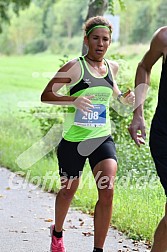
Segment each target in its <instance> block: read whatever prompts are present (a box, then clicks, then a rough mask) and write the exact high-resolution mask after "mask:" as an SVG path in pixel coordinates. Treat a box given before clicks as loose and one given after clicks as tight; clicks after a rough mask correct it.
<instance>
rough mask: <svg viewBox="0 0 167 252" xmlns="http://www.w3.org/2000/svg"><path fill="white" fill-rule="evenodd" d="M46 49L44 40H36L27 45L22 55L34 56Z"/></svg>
mask: <svg viewBox="0 0 167 252" xmlns="http://www.w3.org/2000/svg"><path fill="white" fill-rule="evenodd" d="M46 49H47V43H46V40H45V39H36V40H33V41H31V42H30V43H28V44H27V45H26V46H25V48H24V53H25V54H28V53H31V54H36V53H39V52H44V51H46Z"/></svg>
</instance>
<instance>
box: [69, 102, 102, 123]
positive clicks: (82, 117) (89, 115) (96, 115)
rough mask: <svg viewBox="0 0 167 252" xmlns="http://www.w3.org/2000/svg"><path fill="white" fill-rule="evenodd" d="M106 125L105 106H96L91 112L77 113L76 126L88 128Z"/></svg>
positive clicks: (78, 111)
mask: <svg viewBox="0 0 167 252" xmlns="http://www.w3.org/2000/svg"><path fill="white" fill-rule="evenodd" d="M105 124H106V107H105V105H103V104H95V105H94V108H93V109H91V112H86V114H83V113H82V112H81V111H80V110H77V111H76V114H75V119H74V125H78V126H87V127H102V126H104V125H105Z"/></svg>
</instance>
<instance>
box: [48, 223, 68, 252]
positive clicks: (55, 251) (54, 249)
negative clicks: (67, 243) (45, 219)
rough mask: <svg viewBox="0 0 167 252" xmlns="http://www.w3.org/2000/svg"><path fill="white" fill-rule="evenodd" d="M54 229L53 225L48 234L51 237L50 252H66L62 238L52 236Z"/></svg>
mask: <svg viewBox="0 0 167 252" xmlns="http://www.w3.org/2000/svg"><path fill="white" fill-rule="evenodd" d="M54 227H55V226H54V225H51V226H50V234H51V237H52V243H51V246H50V251H51V252H66V250H65V247H64V244H63V237H62V238H57V237H56V236H54V235H53V230H54Z"/></svg>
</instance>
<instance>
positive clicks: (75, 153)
mask: <svg viewBox="0 0 167 252" xmlns="http://www.w3.org/2000/svg"><path fill="white" fill-rule="evenodd" d="M57 157H58V165H59V174H60V176H66V177H67V178H68V179H70V178H71V179H72V178H74V177H80V175H81V174H82V171H83V167H84V164H85V161H86V159H87V158H88V159H89V164H90V166H91V169H92V170H93V169H94V167H95V165H96V164H97V163H98V162H100V161H102V160H104V159H108V158H111V159H114V160H115V161H116V162H117V157H116V149H115V144H114V141H113V139H112V137H111V136H107V137H100V138H94V139H88V140H85V141H82V142H70V141H67V140H65V139H62V140H61V142H60V143H59V145H58V149H57Z"/></svg>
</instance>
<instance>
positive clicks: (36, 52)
mask: <svg viewBox="0 0 167 252" xmlns="http://www.w3.org/2000/svg"><path fill="white" fill-rule="evenodd" d="M1 2H3V1H0V3H1ZM124 2H125V3H126V10H125V11H123V12H121V10H120V7H119V5H118V6H117V5H115V13H116V14H118V15H120V22H121V25H120V29H121V33H120V41H119V42H117V43H113V44H112V45H111V48H110V50H109V51H108V54H107V56H106V57H107V58H112V59H115V60H117V61H118V62H119V65H120V70H119V74H118V76H117V81H118V84H119V85H120V89H121V90H122V91H125V90H126V89H127V88H128V87H130V88H133V82H134V77H135V70H136V67H137V64H138V62H139V60H141V58H142V55H143V54H144V52H145V51H146V50H147V49H148V41H150V39H151V36H152V33H153V32H154V31H155V30H156V29H157V28H158V27H159V26H162V25H165V24H166V12H165V10H166V7H165V6H166V5H165V4H166V1H160V0H158V1H156V2H155V1H153V0H151V1H141V0H140V1H139V0H138V1H137V0H136V1H132V0H127V1H124ZM87 10H88V1H85V0H82V1H81V0H80V1H79V0H73V1H72V0H64V1H61V0H59V1H51V0H48V1H42V0H41V1H37V0H33V1H31V4H30V6H29V7H28V9H24V10H21V11H20V14H19V16H17V15H16V14H15V12H14V11H13V7H12V6H10V5H9V9H8V15H9V17H10V24H8V23H3V24H2V28H3V32H2V33H1V34H0V61H1V64H0V116H1V120H0V164H1V165H3V166H5V167H8V168H10V169H11V170H12V171H15V172H20V175H22V176H24V177H26V179H28V180H29V181H31V182H33V183H36V184H37V185H38V186H41V187H42V188H43V189H44V190H48V191H52V192H57V190H58V188H59V177H58V165H57V159H56V156H55V147H56V145H57V142H58V140H59V139H60V133H61V130H60V128H61V124H62V121H63V117H62V113H63V111H64V110H63V109H62V107H59V106H55V107H53V106H51V105H41V103H40V95H41V93H42V91H43V89H44V87H45V86H46V84H47V82H48V81H49V79H50V78H51V77H52V76H53V75H54V73H55V72H56V71H57V70H58V68H59V67H60V65H62V64H63V63H64V62H65V61H66V60H67V58H68V59H71V58H74V57H77V56H78V55H80V53H81V48H82V39H83V36H82V35H83V31H82V29H81V27H82V24H83V21H84V19H85V16H86V13H87ZM71 52H72V53H73V55H71ZM65 55H68V57H67V56H65ZM160 69H161V61H159V62H158V63H157V64H156V65H155V66H154V68H153V71H152V78H151V89H150V92H149V95H148V98H147V100H146V103H145V117H146V124H147V140H146V145H145V146H142V147H141V148H140V149H138V148H137V147H136V146H135V144H134V143H133V141H132V140H131V138H130V137H129V134H128V131H127V127H128V125H129V123H130V121H131V119H132V114H131V113H130V111H127V113H126V116H125V114H124V115H123V116H121V115H119V113H116V112H115V110H113V109H112V108H111V110H110V115H111V119H112V121H113V123H114V125H115V126H114V127H115V128H114V127H113V128H114V130H113V137H114V140H115V142H116V147H117V153H118V160H119V169H118V173H117V179H116V189H115V196H114V211H113V222H112V224H113V225H114V226H116V227H117V228H119V229H120V230H122V231H124V232H126V233H127V234H128V235H129V236H130V237H132V238H135V239H145V240H149V241H152V235H153V231H154V229H155V227H156V225H157V223H158V222H159V220H160V218H161V217H162V215H163V208H162V206H163V204H164V201H165V198H164V193H163V189H162V187H161V186H160V183H159V180H158V178H157V175H156V172H155V167H154V164H153V161H152V159H151V156H150V151H149V147H148V135H149V128H150V123H151V118H152V116H153V112H154V109H155V106H156V101H157V94H158V92H157V89H158V82H159V75H160ZM153 97H154V99H153ZM115 106H118V104H116V105H115ZM111 107H113V106H111ZM117 109H118V108H117ZM48 113H49V117H48ZM53 125H59V127H58V126H56V127H54V128H53V127H52V126H53ZM50 129H51V131H50V135H49V137H48V139H47V141H45V142H44V141H42V140H41V139H42V138H43V137H44V136H45V135H46V134H47V132H48V131H49V130H50ZM32 146H33V148H32ZM52 147H53V148H52ZM28 149H29V151H28V152H25V154H24V156H23V157H24V162H22V163H19V165H18V160H22V161H23V159H18V157H20V155H22V153H24V151H27V150H28ZM49 150H50V151H49ZM43 151H45V152H46V153H47V155H45V156H44V157H42V155H43ZM34 157H35V158H37V159H38V161H37V162H35V161H34V160H35V159H34ZM41 157H42V158H41ZM33 161H34V163H33ZM20 164H22V166H21V165H20ZM29 164H31V165H29ZM23 165H24V167H23ZM26 165H27V167H28V166H30V167H28V168H25V167H26ZM88 175H91V171H90V168H89V166H88V164H86V166H85V171H84V174H83V179H82V182H81V186H80V188H79V189H78V191H77V194H76V196H75V198H74V201H73V204H74V205H75V206H76V207H79V208H81V209H82V210H83V211H86V212H89V213H92V212H93V209H94V204H95V202H96V199H97V191H96V188H95V184H94V181H93V177H92V176H88ZM90 187H91V188H90Z"/></svg>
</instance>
